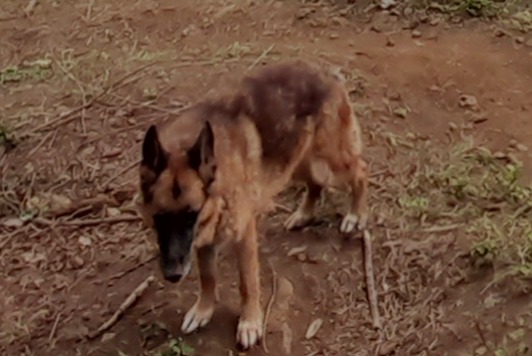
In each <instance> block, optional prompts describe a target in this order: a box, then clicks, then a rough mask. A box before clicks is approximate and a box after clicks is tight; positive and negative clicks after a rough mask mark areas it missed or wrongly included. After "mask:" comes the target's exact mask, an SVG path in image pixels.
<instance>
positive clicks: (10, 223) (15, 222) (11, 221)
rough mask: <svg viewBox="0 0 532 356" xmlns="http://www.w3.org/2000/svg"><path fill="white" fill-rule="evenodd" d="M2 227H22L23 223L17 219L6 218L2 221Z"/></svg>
mask: <svg viewBox="0 0 532 356" xmlns="http://www.w3.org/2000/svg"><path fill="white" fill-rule="evenodd" d="M2 225H4V226H5V227H21V226H22V225H24V221H22V220H20V219H19V218H7V219H5V220H4V221H2Z"/></svg>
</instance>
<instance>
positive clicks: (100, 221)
mask: <svg viewBox="0 0 532 356" xmlns="http://www.w3.org/2000/svg"><path fill="white" fill-rule="evenodd" d="M139 220H140V217H139V216H136V215H119V216H111V217H107V218H101V219H86V220H83V219H78V220H70V221H60V222H59V224H62V225H69V226H91V225H100V224H109V223H119V222H127V221H139Z"/></svg>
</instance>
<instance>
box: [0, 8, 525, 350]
mask: <svg viewBox="0 0 532 356" xmlns="http://www.w3.org/2000/svg"><path fill="white" fill-rule="evenodd" d="M2 6H4V10H5V11H4V13H5V15H4V14H2V13H0V19H1V20H0V31H1V33H2V34H3V36H2V39H1V40H2V42H3V44H2V46H0V70H2V72H1V80H0V119H1V120H2V121H1V122H0V124H1V131H0V144H1V145H0V169H1V179H0V184H1V189H2V198H1V200H0V233H1V237H0V247H1V248H0V273H1V275H2V278H1V279H0V321H1V327H0V350H2V351H3V352H2V354H8V355H19V354H24V355H50V354H56V355H73V354H79V355H124V354H125V355H142V354H156V352H159V351H160V352H163V351H164V352H166V353H165V355H179V354H180V351H179V349H180V348H182V345H187V346H189V347H192V348H193V349H194V354H195V355H236V354H237V353H236V350H234V337H235V336H234V331H235V328H236V321H237V317H238V314H237V313H238V305H239V304H238V302H239V300H238V286H237V284H236V282H237V280H238V278H237V273H236V270H235V266H234V263H232V261H233V258H232V257H233V256H232V254H231V251H228V252H227V255H226V256H224V257H223V258H222V261H221V262H220V279H221V282H220V288H219V291H220V300H221V303H220V308H219V310H217V311H216V314H215V317H214V320H213V321H212V322H211V323H210V324H209V325H208V326H207V327H206V328H205V329H204V330H202V331H201V332H199V333H197V334H194V335H191V336H186V337H183V339H180V337H182V335H181V333H180V331H179V327H180V323H181V320H182V317H183V314H184V312H186V310H187V308H189V307H190V306H191V304H192V303H193V301H194V294H195V293H196V284H195V281H196V272H194V273H193V274H192V276H190V278H188V279H187V280H186V281H185V282H184V283H182V284H181V285H179V286H172V285H169V284H166V283H164V282H163V281H162V280H161V279H160V278H159V271H158V266H157V263H156V261H155V260H153V259H152V258H151V257H152V256H153V255H154V254H155V253H156V248H155V246H154V244H153V242H152V240H151V239H150V237H149V235H148V231H146V229H145V228H144V227H143V225H142V224H141V222H140V220H139V219H138V217H137V215H136V210H135V200H136V198H137V192H136V170H135V169H134V167H135V166H134V164H135V162H136V161H137V160H138V158H139V154H138V149H139V142H140V140H141V138H142V137H143V133H144V130H145V128H146V127H147V126H148V125H149V123H150V122H154V121H161V120H167V119H170V118H173V117H175V116H176V113H177V112H178V111H179V110H180V108H182V107H183V106H186V105H188V104H189V103H191V102H194V101H195V100H198V99H199V98H200V97H201V95H203V94H204V93H205V92H206V91H207V90H210V89H212V88H216V85H217V84H219V83H220V82H222V81H225V80H227V78H237V77H238V76H240V75H241V74H242V73H243V72H244V71H245V70H247V69H248V68H250V67H253V66H257V65H262V64H263V63H268V62H272V61H276V60H281V59H285V58H292V57H295V56H300V57H302V58H307V59H312V60H323V61H327V62H330V63H334V64H337V65H340V66H341V67H342V70H343V71H344V74H345V75H346V76H347V78H348V81H349V86H350V88H351V89H352V90H351V94H352V100H353V105H354V107H355V109H356V111H357V113H358V116H359V118H360V121H361V123H362V126H363V129H364V139H365V142H366V145H367V158H368V161H370V162H371V171H372V174H373V178H372V187H371V207H372V208H371V210H372V221H371V231H372V234H373V235H374V238H375V242H374V253H375V261H374V264H375V266H376V269H377V271H376V274H377V276H376V278H377V287H378V290H379V293H380V296H379V303H380V305H379V306H380V310H381V313H382V315H383V320H384V327H383V329H382V330H373V329H372V327H371V319H370V314H369V309H368V304H367V301H366V293H365V283H364V274H363V265H362V258H361V257H362V256H361V244H360V240H359V239H357V238H355V239H354V240H352V241H345V240H343V239H342V237H341V236H340V235H339V234H338V233H337V226H338V223H339V221H338V214H339V213H340V212H341V211H342V209H343V207H344V205H345V201H344V199H343V194H341V193H339V192H329V193H328V194H327V199H324V201H323V204H322V205H321V207H320V212H319V216H320V219H319V221H317V223H316V224H315V225H314V226H311V227H309V228H307V229H305V230H304V231H299V232H290V233H287V232H284V231H283V230H282V228H281V226H282V221H283V219H284V218H286V216H287V213H286V212H284V211H278V212H276V213H275V214H272V215H271V216H269V217H268V218H267V219H266V220H265V221H264V222H263V224H262V227H261V231H262V235H263V243H262V247H261V261H262V268H263V275H262V284H263V287H264V289H263V290H264V299H263V305H265V306H266V303H267V301H268V298H269V297H270V294H271V291H272V284H273V283H272V278H273V275H272V270H271V268H272V267H273V268H274V270H275V275H276V276H277V283H278V284H277V285H278V286H279V288H278V291H277V294H276V296H275V303H274V304H273V308H272V314H271V318H270V323H269V331H270V332H269V333H268V336H267V340H266V341H267V348H268V349H269V353H270V354H271V355H284V354H291V355H374V354H378V355H392V354H395V355H444V354H448V355H471V354H476V355H488V354H494V353H496V352H498V353H497V354H498V355H518V354H523V355H524V354H525V351H524V350H528V352H530V349H531V348H532V342H531V340H532V314H531V312H530V311H531V310H532V298H531V297H530V291H531V289H530V288H531V287H532V285H531V284H530V281H531V278H532V273H531V271H532V223H531V221H532V206H531V201H532V188H531V183H530V182H531V180H530V177H531V175H530V173H532V117H531V113H532V46H530V45H531V44H532V36H531V35H530V34H525V35H524V36H523V34H517V35H516V36H517V37H516V38H514V37H512V36H513V35H511V34H510V33H507V34H506V35H504V33H502V32H494V31H493V29H490V28H489V27H488V26H487V25H483V24H478V23H477V24H475V23H467V24H466V25H464V26H455V25H449V24H448V23H447V22H445V21H436V20H433V17H430V18H429V19H427V21H426V22H427V24H421V25H420V26H418V27H416V29H415V30H414V31H412V30H405V29H403V30H401V29H400V27H401V22H400V21H399V20H397V18H396V17H395V16H389V15H383V14H382V12H376V15H375V16H374V18H373V20H372V21H371V22H368V23H363V22H362V21H361V20H356V19H352V18H350V17H349V16H347V15H346V10H345V8H343V7H332V6H328V5H323V4H317V3H310V4H306V5H305V4H303V3H300V2H284V1H282V2H281V1H279V2H267V3H266V2H261V1H237V2H234V3H229V2H223V1H214V0H208V1H202V2H200V4H199V5H198V2H196V1H192V0H182V1H180V2H179V3H177V2H175V1H159V2H154V1H148V0H143V1H137V2H135V3H131V2H125V1H117V2H105V1H101V0H94V1H90V2H87V3H83V4H81V3H78V2H74V1H66V2H59V1H58V2H47V3H38V4H37V6H36V7H35V8H34V9H33V13H32V14H31V15H29V16H27V17H24V16H20V14H21V8H20V6H21V5H20V4H18V3H15V2H10V1H8V2H6V3H5V4H4V5H2ZM13 14H16V16H13ZM431 16H432V15H431ZM501 33H502V34H503V35H501ZM527 43H528V45H527ZM2 68H3V69H2ZM519 162H523V164H524V169H523V171H524V175H522V176H519V174H518V171H519V168H520V163H519ZM296 194H297V189H291V190H289V191H288V192H287V193H286V194H285V195H284V196H283V197H282V198H281V199H280V201H281V202H282V203H283V204H284V205H286V206H288V207H290V208H293V207H294V206H295V203H296V202H295V199H294V197H295V195H296ZM95 197H96V199H94V198H95ZM146 260H150V262H148V263H145V264H142V261H146ZM129 269H131V271H129V272H128V273H126V274H123V271H127V270H129ZM149 274H153V275H155V276H156V277H157V278H158V280H157V282H156V283H155V285H152V286H151V287H150V288H149V289H148V290H147V291H146V293H144V294H143V295H142V297H141V298H140V300H139V302H138V303H137V304H135V305H134V306H133V307H132V308H131V309H129V310H128V311H127V312H126V314H125V316H124V317H123V318H122V319H121V320H120V321H119V322H118V323H117V324H116V325H115V326H114V327H112V328H111V329H110V330H109V331H108V332H107V333H105V334H104V336H103V337H101V338H98V339H96V340H94V341H87V340H85V339H84V338H85V336H86V335H87V334H88V332H89V331H92V330H93V329H95V328H96V327H98V326H99V325H100V324H101V323H102V322H103V321H104V320H105V319H107V318H108V317H109V316H110V315H111V314H112V313H113V312H114V311H115V310H116V308H117V307H118V306H119V305H120V303H122V301H123V300H124V299H125V298H126V297H127V295H128V294H129V293H130V292H131V291H132V290H133V289H134V288H135V287H136V286H137V285H138V284H139V283H140V282H141V281H142V280H144V279H145V278H146V277H147V276H148V275H149ZM499 277H501V279H500V280H497V281H498V282H497V283H494V282H493V281H494V278H499ZM317 319H320V320H322V321H323V324H322V326H321V328H320V329H319V330H318V333H317V334H316V336H315V337H314V338H312V339H310V340H306V339H305V337H304V336H305V332H306V330H307V328H308V326H309V324H310V323H311V322H313V321H314V320H317ZM171 340H174V341H173V344H172V341H171ZM172 345H173V346H172ZM249 354H250V355H263V354H266V353H265V351H264V349H263V348H257V349H255V350H253V351H251V352H249Z"/></svg>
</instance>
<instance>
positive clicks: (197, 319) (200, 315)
mask: <svg viewBox="0 0 532 356" xmlns="http://www.w3.org/2000/svg"><path fill="white" fill-rule="evenodd" d="M198 306H199V301H198V302H196V304H194V306H193V307H192V308H190V310H189V311H188V312H187V313H186V314H185V318H184V319H183V325H181V331H182V332H184V333H185V334H190V333H191V332H193V331H195V330H197V329H199V328H202V327H204V326H205V325H207V324H208V323H209V321H210V320H211V318H212V314H213V313H214V305H213V306H211V307H208V308H202V309H200V308H199V307H198Z"/></svg>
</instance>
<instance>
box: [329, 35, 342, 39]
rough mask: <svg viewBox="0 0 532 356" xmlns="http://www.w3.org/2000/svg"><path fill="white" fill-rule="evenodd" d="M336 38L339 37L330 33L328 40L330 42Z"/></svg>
mask: <svg viewBox="0 0 532 356" xmlns="http://www.w3.org/2000/svg"><path fill="white" fill-rule="evenodd" d="M338 37H340V36H339V35H338V34H337V33H331V34H330V35H329V38H330V39H331V40H335V39H337V38H338Z"/></svg>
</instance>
